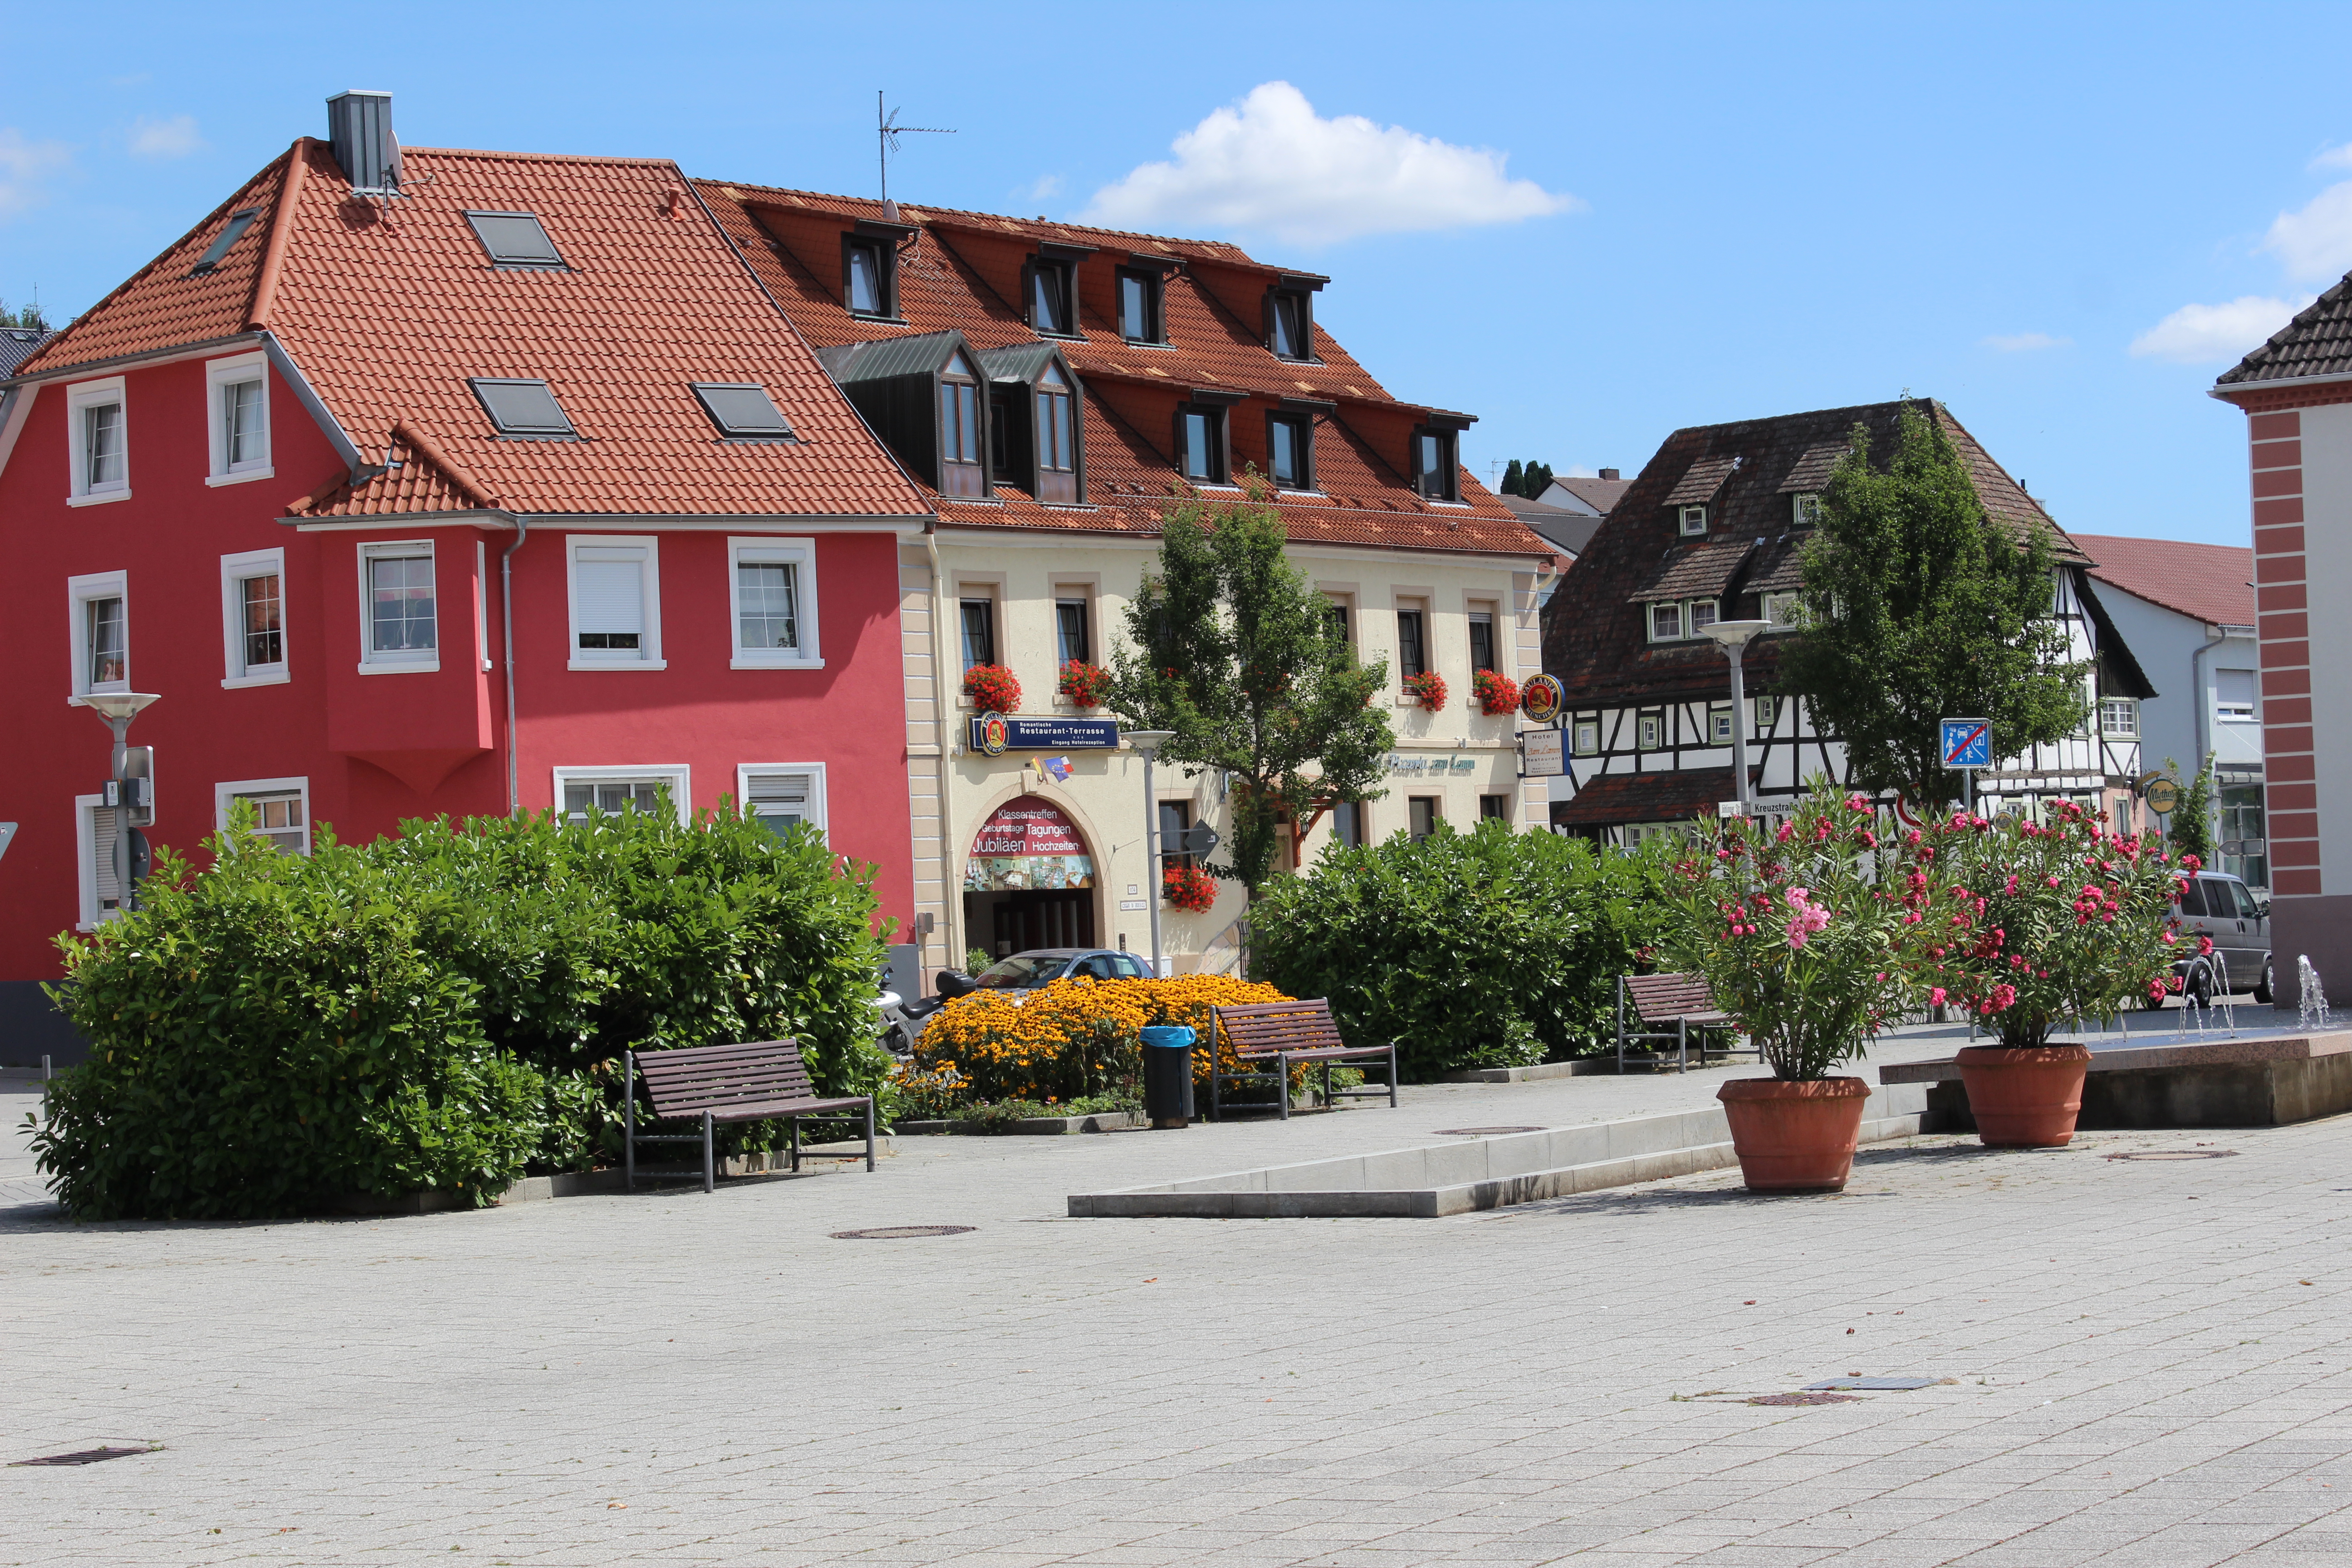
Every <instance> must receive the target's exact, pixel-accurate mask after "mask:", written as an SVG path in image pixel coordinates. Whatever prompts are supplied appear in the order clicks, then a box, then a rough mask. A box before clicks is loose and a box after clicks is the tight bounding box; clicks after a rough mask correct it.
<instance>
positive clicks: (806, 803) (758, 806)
mask: <svg viewBox="0 0 2352 1568" xmlns="http://www.w3.org/2000/svg"><path fill="white" fill-rule="evenodd" d="M815 784H816V779H815V775H814V774H813V773H752V774H751V775H750V776H749V777H748V778H746V779H745V780H744V781H743V795H744V801H743V811H744V815H746V816H750V817H751V818H753V819H754V820H756V821H758V822H759V823H761V825H762V826H765V827H767V828H768V829H769V830H770V831H771V832H772V833H774V834H776V835H777V836H778V837H782V836H783V835H784V834H786V833H789V832H790V831H792V827H793V824H794V823H798V822H812V823H815V824H816V826H820V827H822V826H824V823H823V822H822V821H820V820H819V819H818V817H817V815H816V809H815V805H814V795H815V794H816V788H815Z"/></svg>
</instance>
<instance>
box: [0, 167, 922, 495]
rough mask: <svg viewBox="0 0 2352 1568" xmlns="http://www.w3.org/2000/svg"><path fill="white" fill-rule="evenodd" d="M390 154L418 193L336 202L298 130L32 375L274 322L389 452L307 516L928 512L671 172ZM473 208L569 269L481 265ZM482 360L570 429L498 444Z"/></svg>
mask: <svg viewBox="0 0 2352 1568" xmlns="http://www.w3.org/2000/svg"><path fill="white" fill-rule="evenodd" d="M402 157H403V161H404V171H405V174H406V181H405V188H406V190H407V192H408V195H406V196H405V197H404V198H402V199H399V200H396V201H394V202H392V203H390V204H389V205H387V206H385V207H383V208H379V207H378V206H376V205H372V204H369V203H366V202H363V201H355V200H354V199H353V198H352V195H351V184H350V182H349V181H348V180H347V179H346V178H345V177H344V175H343V174H342V172H341V169H339V168H338V167H337V166H336V164H335V163H334V160H333V158H332V157H331V155H330V153H328V150H327V149H326V147H325V146H324V145H323V144H321V143H319V142H311V141H309V140H307V139H306V140H305V141H303V142H299V143H297V144H296V147H295V149H294V150H293V152H292V153H290V154H289V158H290V159H292V160H294V161H295V166H296V167H297V168H298V169H299V176H300V177H299V178H296V179H293V180H290V181H289V180H287V179H286V178H285V171H286V170H287V168H288V166H289V163H288V160H286V159H281V160H279V162H278V163H275V164H272V165H271V167H270V168H269V169H268V170H265V171H264V172H263V173H262V174H260V175H258V176H257V177H256V179H255V180H254V181H252V182H250V183H249V184H247V187H246V188H245V189H244V190H242V191H240V192H239V193H238V195H237V197H236V199H234V200H233V201H231V202H230V203H229V204H227V205H225V206H224V207H223V208H222V209H221V210H220V211H219V212H217V213H215V215H213V216H212V217H210V218H208V219H207V220H206V221H205V224H203V225H200V226H198V227H197V228H196V229H195V230H194V231H193V232H192V233H191V234H190V235H189V236H188V237H186V238H184V239H183V240H181V241H180V242H179V243H178V244H177V245H175V246H174V247H172V248H171V249H170V250H168V251H166V252H165V253H164V255H163V257H161V258H158V259H157V260H156V261H155V262H154V263H152V264H151V265H150V266H149V267H148V268H145V269H143V270H142V272H141V273H140V274H139V275H138V276H136V277H135V278H133V279H131V281H130V282H128V283H126V284H125V285H124V286H123V287H122V288H121V289H117V290H116V291H115V293H114V294H112V295H110V296H109V297H108V299H107V300H104V301H101V302H100V304H99V305H98V306H96V307H94V308H93V309H92V310H90V311H89V313H88V314H87V315H85V316H84V317H83V318H82V319H81V321H78V322H76V323H75V326H74V328H73V329H72V330H70V331H68V332H67V333H65V334H64V335H63V336H62V337H61V338H60V339H59V340H58V342H54V343H51V344H49V345H47V347H46V348H45V349H44V351H43V352H42V353H40V354H39V355H37V356H36V358H35V360H34V361H33V362H32V363H28V364H27V365H26V370H25V373H26V374H32V373H39V372H47V371H51V370H55V369H58V368H61V367H64V366H67V365H68V364H75V363H87V362H89V361H90V360H94V359H100V358H110V357H114V356H119V355H123V354H131V353H144V352H152V351H154V350H157V349H162V348H167V347H173V346H177V345H180V344H184V343H189V342H202V341H205V340H208V339H211V338H215V337H222V336H230V335H234V334H236V333H237V332H239V331H243V330H244V329H245V328H246V326H247V323H248V322H249V321H252V320H253V318H254V316H255V315H256V314H266V316H267V325H268V329H269V330H270V331H273V332H275V333H276V335H277V336H278V339H279V341H280V342H282V343H283V345H284V346H285V348H286V350H287V352H288V353H289V356H290V357H291V358H292V359H293V361H294V362H295V363H296V364H297V365H299V367H300V368H301V370H302V372H303V374H304V375H305V376H306V377H307V378H308V379H309V381H310V384H311V386H312V387H313V388H314V389H315V390H316V391H317V393H318V395H319V396H320V400H321V401H322V402H323V403H324V404H325V405H326V406H327V408H328V409H329V410H330V411H331V413H332V414H333V416H335V418H336V419H337V420H338V421H339V422H340V423H341V426H342V427H343V429H344V430H345V431H346V432H347V433H348V434H349V435H350V437H352V440H353V442H355V443H356V445H357V446H358V448H359V450H360V453H361V454H362V458H364V459H366V460H369V461H371V462H373V461H376V460H380V459H381V458H383V455H384V454H385V453H386V451H387V449H389V448H393V447H395V445H397V447H399V450H397V451H395V452H394V457H395V458H400V459H401V462H400V466H399V467H397V468H392V469H391V470H389V471H388V472H386V473H384V474H383V475H381V476H380V477H377V478H374V479H367V480H364V481H363V482H362V484H361V485H360V486H359V488H358V489H357V490H356V491H352V490H340V491H337V492H334V493H331V494H329V495H325V496H320V497H315V498H310V500H308V501H307V502H306V503H301V504H303V510H304V515H310V516H370V515H382V514H393V513H406V512H412V511H415V510H419V509H424V510H447V509H450V508H453V507H455V508H462V507H465V506H467V505H473V504H478V502H477V501H476V500H475V497H476V496H477V495H490V496H496V497H497V498H498V500H499V502H500V504H501V505H503V506H504V507H506V508H507V509H509V510H518V511H526V512H537V513H557V514H581V515H597V514H608V515H644V514H653V515H704V516H731V515H743V516H772V515H791V516H798V515H813V516H824V515H862V516H872V515H884V516H898V517H919V516H921V515H923V514H925V513H926V512H928V511H929V507H928V505H927V504H926V501H925V500H924V498H923V496H922V495H921V494H920V493H919V492H918V491H917V489H915V488H914V487H913V486H912V485H910V484H909V483H908V481H907V480H906V479H905V477H904V476H903V475H902V474H901V473H900V472H899V471H898V465H897V464H896V462H895V461H894V460H893V459H892V458H890V456H889V455H888V453H887V452H886V451H885V450H883V448H882V447H881V446H880V444H879V443H878V442H877V441H876V440H875V438H874V437H873V436H872V435H871V434H870V433H869V432H868V431H867V430H866V426H865V425H864V423H863V422H862V421H861V420H860V419H859V418H858V417H857V416H856V412H855V411H854V410H853V409H851V408H850V407H849V405H847V404H846V402H845V400H844V399H843V398H842V397H841V395H839V393H838V392H837V391H836V390H835V387H834V386H833V384H832V383H831V380H830V378H828V377H827V376H826V374H825V373H824V369H823V367H822V366H821V365H819V364H818V363H817V362H816V358H815V355H814V353H812V352H811V351H810V349H809V347H808V345H807V343H806V342H804V341H803V340H802V338H801V337H800V335H799V334H798V333H796V332H795V331H793V327H792V325H791V323H790V322H789V321H785V320H784V319H783V318H782V316H781V315H780V314H779V313H778V312H777V310H776V309H775V307H774V305H773V303H772V301H771V300H769V299H768V298H767V296H766V295H765V293H763V292H762V290H761V287H760V285H759V282H758V280H757V279H754V278H753V277H752V276H751V274H750V273H748V272H747V271H746V270H745V268H743V266H742V265H741V263H740V260H739V259H738V258H737V257H736V256H735V254H734V253H733V250H732V248H731V247H730V246H729V245H728V243H727V241H726V239H725V237H722V236H721V235H720V234H719V232H718V230H717V229H716V228H715V227H714V226H712V224H711V223H710V222H709V218H708V217H707V216H705V214H704V213H703V211H702V209H701V207H700V206H699V205H698V204H697V203H695V202H693V201H692V200H690V199H686V197H685V193H686V191H687V189H688V185H687V181H686V179H685V177H684V175H683V174H682V173H681V172H680V171H679V170H678V169H677V166H676V165H675V164H672V163H667V162H666V161H654V160H637V159H619V158H559V157H540V156H528V155H522V154H515V153H470V152H452V151H436V150H433V149H427V148H414V147H411V148H404V149H402ZM281 184H284V185H285V186H287V187H288V192H289V196H290V200H289V201H287V202H285V203H284V204H282V206H283V210H282V212H280V211H278V210H275V209H277V208H278V206H279V205H280V204H278V203H277V202H276V201H275V200H274V198H275V197H276V196H277V195H278V191H279V188H280V186H281ZM671 193H677V195H678V197H679V198H680V199H679V200H678V201H677V203H676V204H675V205H673V203H672V201H671V199H670V195H671ZM262 202H269V203H270V204H271V205H272V207H273V211H272V213H271V217H270V221H269V223H268V227H267V228H266V229H265V228H264V226H262V225H261V224H259V223H257V224H256V225H255V228H254V230H253V231H249V232H248V233H247V235H246V236H245V237H243V238H241V239H240V240H239V241H238V242H237V243H236V246H234V247H232V248H231V249H230V251H229V252H228V253H227V255H226V257H225V258H223V260H222V263H221V265H220V266H219V267H218V268H215V271H214V272H212V273H210V274H208V275H206V276H205V277H202V278H189V277H188V276H186V273H187V269H188V267H189V266H190V265H192V264H193V262H194V258H195V256H197V255H198V254H201V252H202V250H203V249H204V247H205V246H206V245H208V244H210V243H211V240H212V237H213V236H214V235H215V233H217V232H218V230H219V228H220V226H221V225H222V224H223V223H224V222H226V218H227V216H229V215H230V214H231V213H233V212H235V211H238V210H242V208H243V207H244V206H245V205H255V204H258V203H262ZM484 209H488V210H493V211H509V212H515V211H520V212H530V213H534V214H536V215H537V216H539V218H540V220H541V223H542V224H543V225H544V226H545V227H546V229H547V231H548V234H549V236H550V237H551V239H552V240H553V241H554V243H555V246H556V247H557V249H558V250H559V251H560V252H561V253H562V256H563V258H564V261H565V263H566V266H565V267H564V268H560V269H501V268H496V267H493V266H492V265H490V263H489V261H488V258H487V257H486V256H485V254H484V252H483V250H482V247H481V246H480V244H479V243H478V241H477V240H476V238H475V237H474V234H473V232H472V230H471V228H470V227H469V226H467V222H466V219H465V216H464V215H465V214H466V212H467V211H468V210H484ZM268 256H274V257H275V258H276V262H277V265H276V266H275V268H268V267H265V265H264V258H265V257H268ZM474 376H490V377H520V378H530V379H540V380H544V381H546V382H547V383H548V384H549V386H550V388H551V390H552V391H553V393H554V394H555V396H556V398H557V400H558V401H559V402H560V403H562V405H563V408H564V410H565V412H566V413H567V414H568V415H569V416H571V418H572V423H573V425H574V426H576V427H577V428H578V430H579V433H580V439H578V440H576V441H571V440H567V441H546V440H539V441H527V440H515V439H509V438H505V437H500V436H499V434H498V433H497V431H496V429H495V428H494V427H493V426H491V424H490V422H489V420H488V416H486V415H485V414H484V413H483V411H482V408H481V405H479V403H478V402H477V401H476V399H475V397H474V395H473V393H472V391H471V389H470V388H469V387H468V385H467V378H469V377H474ZM697 381H709V382H751V383H757V384H761V385H762V386H765V387H766V388H767V389H768V391H769V394H770V395H772V397H773V398H774V399H775V402H776V405H777V406H778V407H779V408H780V409H782V412H783V415H784V416H785V418H786V419H787V420H788V421H789V422H790V424H791V426H792V428H793V433H794V436H795V437H797V439H796V440H794V441H793V442H789V443H736V442H728V441H725V440H722V439H720V438H719V432H718V431H717V430H716V429H715V428H714V427H713V426H712V425H711V423H710V420H709V416H707V415H706V414H705V413H704V412H703V409H702V407H701V405H700V404H699V403H698V401H697V400H696V398H695V396H694V395H693V393H692V392H691V391H690V390H689V386H688V384H689V383H691V382H697ZM403 425H405V426H407V427H408V432H409V435H407V436H404V437H402V438H401V440H400V441H399V442H397V443H395V440H394V432H395V429H396V428H398V427H400V426H403ZM412 437H414V438H412ZM423 447H429V448H430V451H431V452H432V453H437V454H438V457H437V458H436V457H434V456H431V455H427V454H426V452H425V451H424V450H422V449H421V448H423ZM460 475H463V476H467V478H466V479H463V480H460V479H459V478H458V476H460ZM469 491H470V492H472V493H468V492H469Z"/></svg>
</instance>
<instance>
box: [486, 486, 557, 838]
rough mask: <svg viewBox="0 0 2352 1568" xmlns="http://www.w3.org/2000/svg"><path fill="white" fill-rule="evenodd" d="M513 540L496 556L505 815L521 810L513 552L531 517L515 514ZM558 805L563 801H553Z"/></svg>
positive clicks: (525, 537)
mask: <svg viewBox="0 0 2352 1568" xmlns="http://www.w3.org/2000/svg"><path fill="white" fill-rule="evenodd" d="M514 524H515V536H514V542H513V543H512V544H509V545H508V546H507V547H506V550H505V552H503V553H502V554H500V555H499V633H500V635H501V636H502V637H504V639H505V642H506V654H505V661H506V667H507V668H506V677H507V815H508V816H520V815H521V812H522V783H521V775H520V773H519V772H518V771H517V770H518V764H517V762H516V757H517V754H518V753H519V752H520V750H521V745H522V738H521V737H520V735H517V734H516V733H515V690H514V555H515V552H516V551H518V550H520V549H521V548H522V542H523V541H524V540H525V539H527V538H529V537H530V519H529V518H527V517H524V516H522V515H521V514H520V513H517V514H516V516H515V520H514ZM556 804H557V805H562V804H563V803H562V801H558V802H556Z"/></svg>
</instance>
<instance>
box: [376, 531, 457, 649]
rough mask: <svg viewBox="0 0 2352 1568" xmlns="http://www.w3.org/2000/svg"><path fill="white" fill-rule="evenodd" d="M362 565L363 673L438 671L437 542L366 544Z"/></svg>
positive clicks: (405, 541)
mask: <svg viewBox="0 0 2352 1568" xmlns="http://www.w3.org/2000/svg"><path fill="white" fill-rule="evenodd" d="M359 563H360V673H361V674H362V675H383V674H386V673H388V672H390V671H393V670H436V669H439V668H441V611H440V603H439V600H438V598H437V597H436V587H435V583H434V561H433V542H432V541H431V540H429V539H403V540H396V541H390V542H383V543H377V544H362V545H361V546H360V550H359Z"/></svg>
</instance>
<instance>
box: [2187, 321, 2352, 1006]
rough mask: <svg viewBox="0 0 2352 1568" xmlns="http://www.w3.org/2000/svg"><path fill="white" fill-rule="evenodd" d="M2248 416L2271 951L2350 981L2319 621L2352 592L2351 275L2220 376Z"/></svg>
mask: <svg viewBox="0 0 2352 1568" xmlns="http://www.w3.org/2000/svg"><path fill="white" fill-rule="evenodd" d="M2212 395H2214V396H2215V397H2217V398H2220V399H2221V401H2223V402H2225V403H2228V404H2231V405H2233V406H2235V407H2237V408H2239V409H2241V410H2242V411H2243V412H2244V414H2245V415H2246V440H2247V456H2248V468H2249V474H2250V481H2251V483H2250V489H2251V491H2252V498H2251V499H2252V506H2253V537H2254V595H2255V616H2256V620H2255V625H2256V637H2257V641H2258V644H2259V647H2260V651H2261V655H2262V692H2261V702H2262V711H2263V795H2264V800H2265V805H2266V811H2267V821H2266V829H2267V833H2266V837H2267V840H2268V847H2269V851H2270V878H2271V900H2272V902H2271V909H2272V933H2273V934H2272V947H2273V951H2274V952H2276V953H2277V954H2278V961H2279V967H2280V970H2281V972H2282V974H2284V971H2285V969H2286V965H2287V964H2288V963H2290V962H2291V961H2292V960H2293V959H2294V958H2296V957H2304V956H2307V957H2309V959H2310V960H2311V962H2312V964H2313V966H2314V968H2315V969H2316V970H2317V972H2318V973H2319V975H2320V977H2321V980H2322V983H2323V984H2332V985H2334V986H2335V987H2336V992H2337V994H2338V995H2339V996H2340V995H2342V994H2345V990H2346V987H2347V985H2352V669H2347V668H2346V666H2345V661H2344V660H2342V659H2340V658H2330V657H2329V656H2328V655H2327V652H2326V648H2327V643H2326V626H2325V622H2324V621H2323V623H2322V625H2321V626H2318V627H2316V628H2315V627H2314V626H2313V624H2312V618H2313V615H2314V612H2318V613H2319V614H2320V615H2321V616H2325V615H2326V609H2327V606H2328V605H2330V604H2332V603H2335V602H2336V601H2334V600H2331V599H2330V598H2329V596H2328V595H2330V594H2332V593H2334V592H2335V591H2336V590H2337V589H2345V590H2347V591H2352V277H2347V279H2344V280H2342V281H2340V282H2338V283H2337V284H2336V286H2335V287H2334V288H2332V289H2328V290H2327V291H2326V293H2324V294H2322V295H2321V296H2320V297H2319V298H2318V299H2317V300H2314V301H2313V302H2312V303H2311V305H2310V306H2309V307H2308V308H2307V309H2305V310H2304V311H2303V312H2302V313H2301V314H2299V315H2297V316H2296V317H2295V318H2294V321H2290V322H2289V323H2287V325H2286V326H2284V327H2283V328H2282V329H2280V330H2279V331H2278V332H2277V333H2276V334H2275V335H2273V337H2272V338H2271V340H2270V341H2269V342H2266V343H2264V344H2263V346H2262V347H2260V348H2258V349H2256V350H2254V352H2253V353H2250V354H2248V355H2247V356H2246V357H2245V358H2244V360H2242V362H2240V363H2238V364H2237V365H2236V366H2235V367H2234V368H2232V369H2231V370H2230V371H2228V372H2226V373H2225V374H2223V375H2222V376H2221V380H2220V382H2219V383H2218V384H2216V385H2215V386H2214V387H2213V391H2212Z"/></svg>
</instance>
